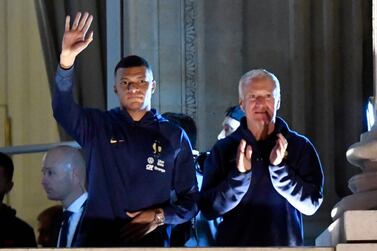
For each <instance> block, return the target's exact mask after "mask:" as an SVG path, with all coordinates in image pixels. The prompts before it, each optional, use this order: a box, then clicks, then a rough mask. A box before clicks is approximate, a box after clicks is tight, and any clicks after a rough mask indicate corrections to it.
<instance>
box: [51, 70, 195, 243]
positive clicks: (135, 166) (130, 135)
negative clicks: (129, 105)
mask: <svg viewBox="0 0 377 251" xmlns="http://www.w3.org/2000/svg"><path fill="white" fill-rule="evenodd" d="M73 71H74V69H73V67H72V68H71V69H69V70H64V69H62V68H60V67H58V69H57V72H56V76H55V90H54V95H53V101H52V107H53V113H54V117H55V119H56V120H57V121H58V122H59V124H60V125H61V126H62V127H63V128H64V129H65V130H66V131H67V133H68V134H70V135H71V136H72V137H73V138H74V139H75V140H76V141H77V142H78V143H79V144H80V146H81V147H82V149H83V151H84V156H85V159H86V161H87V178H88V194H89V196H88V200H87V207H86V212H85V215H84V218H85V222H86V224H84V227H83V228H84V230H83V233H82V239H83V241H82V242H83V246H121V245H124V243H117V241H119V238H118V237H119V229H120V228H121V227H122V226H124V224H125V223H126V222H127V221H129V220H130V219H129V218H128V217H127V216H126V212H133V211H138V210H143V209H148V208H157V207H162V208H163V210H164V214H165V225H164V226H163V227H159V228H158V229H160V228H162V229H163V231H162V230H161V229H160V233H158V234H155V236H154V238H152V239H154V242H153V241H152V242H148V241H147V242H145V243H143V242H142V243H141V245H152V246H153V245H157V246H159V245H160V244H161V243H160V241H163V244H162V245H164V246H168V245H169V231H168V226H169V225H171V224H179V223H183V222H185V221H188V220H190V219H191V218H192V217H194V216H195V215H196V213H197V205H196V202H195V199H196V198H195V197H196V195H197V192H198V188H197V182H196V177H195V169H194V165H193V158H192V154H191V145H190V143H189V140H188V137H187V135H186V133H185V132H184V131H183V130H182V129H181V128H180V127H178V126H175V125H174V124H172V123H170V122H168V121H167V120H166V119H164V118H163V117H162V116H161V115H160V114H159V113H158V112H157V111H156V110H154V109H152V110H151V111H149V112H147V113H146V114H145V116H144V117H143V118H142V119H141V120H140V121H133V120H132V118H131V117H130V115H129V114H128V112H127V111H125V110H122V109H120V108H114V109H112V110H109V111H100V110H98V109H88V108H82V107H81V106H79V105H78V104H76V103H75V102H74V99H73V94H72V85H73V81H72V77H73ZM158 229H157V230H158ZM154 232H156V231H154ZM152 233H153V232H152ZM156 239H157V242H158V243H157V242H156Z"/></svg>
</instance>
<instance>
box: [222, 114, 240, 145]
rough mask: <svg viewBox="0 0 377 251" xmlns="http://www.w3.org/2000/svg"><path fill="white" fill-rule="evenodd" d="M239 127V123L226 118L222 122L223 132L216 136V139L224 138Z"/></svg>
mask: <svg viewBox="0 0 377 251" xmlns="http://www.w3.org/2000/svg"><path fill="white" fill-rule="evenodd" d="M239 126H240V122H239V121H238V120H236V119H234V118H232V117H229V116H226V117H225V119H224V121H223V130H222V131H221V132H220V134H219V135H218V136H217V139H218V140H220V139H223V138H226V137H227V136H228V135H230V134H231V133H233V132H234V131H235V130H237V128H238V127H239Z"/></svg>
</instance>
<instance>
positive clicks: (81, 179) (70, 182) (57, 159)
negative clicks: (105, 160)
mask: <svg viewBox="0 0 377 251" xmlns="http://www.w3.org/2000/svg"><path fill="white" fill-rule="evenodd" d="M42 173H43V177H42V185H43V188H44V189H45V191H46V193H47V197H48V198H49V199H50V200H59V201H61V203H62V206H63V214H64V216H63V221H62V223H61V227H60V231H59V235H58V240H57V243H56V247H75V246H78V245H79V244H78V241H79V239H78V234H79V229H80V225H81V219H82V217H81V216H82V215H83V212H84V210H85V204H86V199H87V198H88V194H87V192H86V188H85V180H86V173H85V160H84V158H83V156H82V154H81V152H80V150H78V149H76V148H73V147H70V146H58V147H55V148H52V149H50V150H49V151H48V152H47V153H46V154H45V156H44V157H43V164H42Z"/></svg>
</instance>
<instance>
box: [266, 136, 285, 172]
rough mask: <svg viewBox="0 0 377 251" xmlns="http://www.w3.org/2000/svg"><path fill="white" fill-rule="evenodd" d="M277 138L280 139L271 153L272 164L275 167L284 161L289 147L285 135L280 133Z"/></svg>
mask: <svg viewBox="0 0 377 251" xmlns="http://www.w3.org/2000/svg"><path fill="white" fill-rule="evenodd" d="M277 136H278V139H277V140H276V144H275V146H274V148H272V150H271V153H270V163H271V164H272V165H274V166H277V165H279V164H280V163H281V162H282V161H283V158H284V156H285V151H286V150H287V147H288V141H287V140H286V138H285V137H284V136H283V134H281V133H278V134H277Z"/></svg>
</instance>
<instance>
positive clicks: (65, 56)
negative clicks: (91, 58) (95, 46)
mask: <svg viewBox="0 0 377 251" xmlns="http://www.w3.org/2000/svg"><path fill="white" fill-rule="evenodd" d="M80 18H81V13H80V12H78V13H77V14H76V17H75V20H74V21H73V24H72V27H70V20H71V18H70V16H67V17H66V19H65V31H64V35H63V41H62V52H61V54H60V66H61V67H63V68H70V67H71V66H72V65H73V63H74V61H75V58H76V56H77V55H78V54H80V52H82V51H83V50H84V49H85V48H86V47H88V45H89V44H90V43H91V42H92V41H93V31H91V32H90V33H89V36H87V35H86V33H87V32H88V29H89V27H90V25H91V23H92V21H93V16H92V15H89V13H88V12H85V13H84V16H83V17H82V18H81V19H80Z"/></svg>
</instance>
